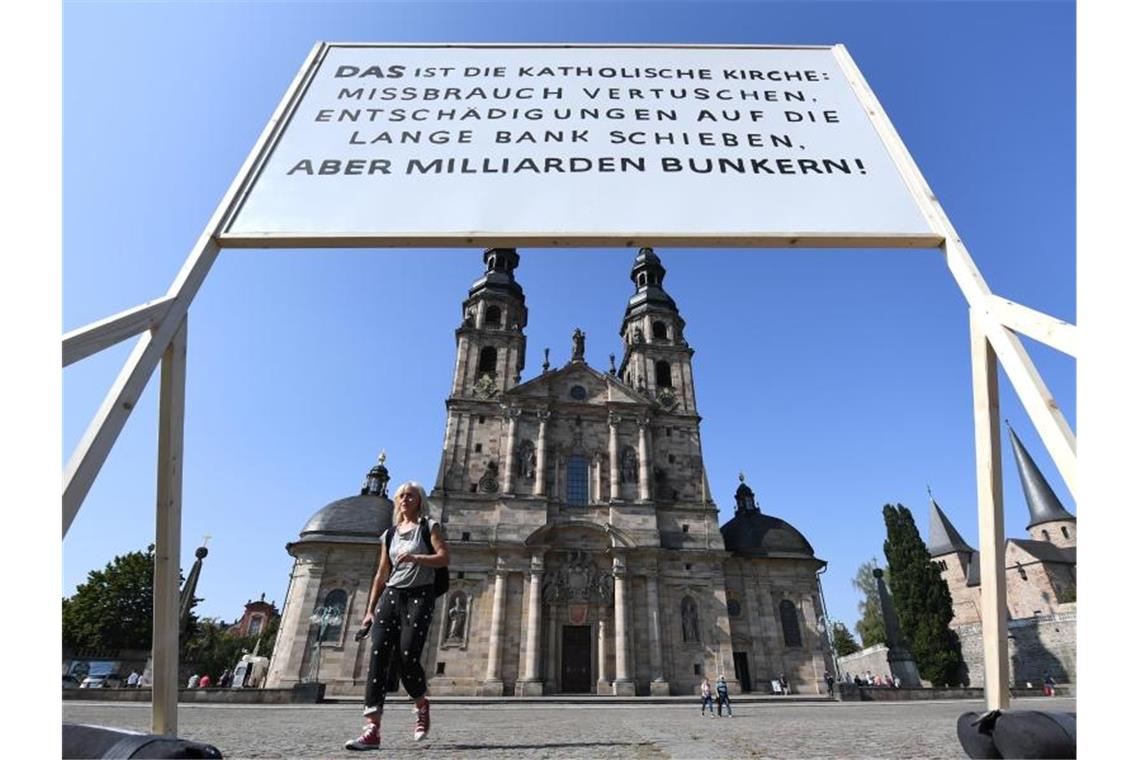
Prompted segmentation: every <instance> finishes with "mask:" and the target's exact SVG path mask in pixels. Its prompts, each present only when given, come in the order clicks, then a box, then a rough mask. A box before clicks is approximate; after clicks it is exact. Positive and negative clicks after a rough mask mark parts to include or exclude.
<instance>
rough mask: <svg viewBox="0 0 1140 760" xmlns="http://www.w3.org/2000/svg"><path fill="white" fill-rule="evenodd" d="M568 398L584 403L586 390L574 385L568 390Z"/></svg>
mask: <svg viewBox="0 0 1140 760" xmlns="http://www.w3.org/2000/svg"><path fill="white" fill-rule="evenodd" d="M570 398H572V399H574V400H575V401H585V400H586V389H585V388H583V387H582V386H581V385H575V386H574V387H572V388H571V389H570Z"/></svg>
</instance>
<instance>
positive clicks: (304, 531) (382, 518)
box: [295, 453, 392, 543]
mask: <svg viewBox="0 0 1140 760" xmlns="http://www.w3.org/2000/svg"><path fill="white" fill-rule="evenodd" d="M384 459H385V456H384V454H383V453H381V454H380V459H379V461H378V462H377V464H376V465H375V466H374V467H373V468H372V469H371V470H369V471H368V474H367V475H366V476H365V478H364V485H363V486H362V487H361V489H360V494H359V495H358V496H349V497H346V498H344V499H337V500H336V501H333V502H330V503H328V504H326V505H325V506H323V507H321V508H320V510H318V511H317V513H316V514H315V515H313V516H312V517H310V518H309V521H308V522H307V523H305V527H303V528H301V537H300V538H299V539H298V540H297V541H296V542H295V543H305V542H313V541H321V542H329V541H332V542H338V543H360V542H362V541H363V542H368V543H376V542H378V541H379V540H380V534H381V533H383V532H384V531H385V530H387V529H388V528H389V527H391V525H392V502H391V501H390V500H389V499H388V469H387V468H386V467H384Z"/></svg>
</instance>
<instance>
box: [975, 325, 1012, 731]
mask: <svg viewBox="0 0 1140 760" xmlns="http://www.w3.org/2000/svg"><path fill="white" fill-rule="evenodd" d="M979 316H980V315H979V314H978V312H976V311H974V310H973V309H971V310H970V364H971V369H972V371H971V376H972V378H973V387H974V450H975V452H976V467H977V480H978V543H979V544H980V545H981V549H980V557H979V560H980V562H981V567H980V570H981V582H982V609H981V617H982V656H983V658H984V671H983V672H984V674H985V686H986V709H988V710H999V709H1000V710H1007V709H1009V642H1008V641H1006V633H1007V631H1008V625H1007V623H1006V615H1007V612H1006V590H1005V511H1004V504H1003V501H1002V490H1001V486H1002V484H1001V424H1000V421H999V419H1000V414H999V411H998V374H997V358H996V355H995V353H994V350H993V348H992V347H991V346H990V341H989V338H988V337H987V336H986V330H985V324H984V323H983V321H982V320H981V319H980V318H979Z"/></svg>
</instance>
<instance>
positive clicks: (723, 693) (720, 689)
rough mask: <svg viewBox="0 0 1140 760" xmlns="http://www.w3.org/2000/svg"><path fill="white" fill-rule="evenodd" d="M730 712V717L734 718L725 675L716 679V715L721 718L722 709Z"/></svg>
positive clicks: (722, 674)
mask: <svg viewBox="0 0 1140 760" xmlns="http://www.w3.org/2000/svg"><path fill="white" fill-rule="evenodd" d="M722 708H724V709H727V710H728V717H730V718H731V717H732V703H731V702H730V701H729V700H728V683H727V682H725V680H724V673H721V674H720V678H718V679H716V714H717V717H720V716H721V709H722Z"/></svg>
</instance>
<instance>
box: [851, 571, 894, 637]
mask: <svg viewBox="0 0 1140 760" xmlns="http://www.w3.org/2000/svg"><path fill="white" fill-rule="evenodd" d="M874 569H875V561H874V560H870V559H869V560H867V561H866V562H864V563H863V564H861V565H859V569H858V570H856V571H855V577H854V578H852V579H851V585H852V587H854V588H855V590H857V591H861V592H863V599H862V601H860V602H859V615H860V616H861V617H860V618H859V620H858V622H856V623H855V630H856V631H858V633H859V639H860V640H861V641H862V642H863V648H864V649H866V648H867V647H871V646H874V645H875V644H886V643H887V627H886V626H885V625H884V624H883V610H882V607H881V606H880V604H879V589H878V587H877V586H876V585H875V576H874V575H872V574H871V573H872V571H873V570H874ZM883 575H884V577H886V578H889V577H890V576H889V574H888V573H887V571H884V572H883Z"/></svg>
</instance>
